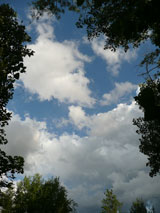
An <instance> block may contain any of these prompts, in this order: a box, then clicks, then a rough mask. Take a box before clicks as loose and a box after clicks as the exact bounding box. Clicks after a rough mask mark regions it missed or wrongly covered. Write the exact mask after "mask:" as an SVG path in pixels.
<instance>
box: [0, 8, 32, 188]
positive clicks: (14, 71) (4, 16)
mask: <svg viewBox="0 0 160 213" xmlns="http://www.w3.org/2000/svg"><path fill="white" fill-rule="evenodd" d="M0 26H1V27H0V145H4V144H6V143H7V142H8V141H7V139H6V134H5V130H4V127H5V126H6V125H8V121H9V120H10V118H11V113H10V112H8V110H7V108H6V106H7V104H8V101H9V100H10V99H12V97H13V93H14V82H15V81H16V80H17V79H19V76H20V73H23V72H25V70H26V67H25V66H24V64H23V58H24V57H25V56H31V55H33V51H31V50H29V49H28V48H27V46H26V44H25V43H26V42H29V41H30V37H29V36H28V34H27V33H26V32H25V27H24V26H23V25H21V24H19V22H18V20H17V15H16V13H15V11H14V10H13V9H12V8H11V7H10V6H9V5H8V4H0ZM23 164H24V160H23V158H22V157H20V156H14V157H13V156H9V155H7V153H5V152H4V151H3V150H2V149H0V179H1V181H0V187H3V186H7V185H8V181H5V180H4V179H3V178H2V177H3V176H7V177H8V178H11V179H12V178H14V173H15V172H17V173H21V172H23Z"/></svg>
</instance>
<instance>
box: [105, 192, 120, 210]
mask: <svg viewBox="0 0 160 213" xmlns="http://www.w3.org/2000/svg"><path fill="white" fill-rule="evenodd" d="M104 194H105V198H104V199H103V200H102V213H117V212H118V211H119V212H120V209H121V207H122V203H120V202H119V201H118V200H117V198H116V195H114V194H113V190H112V189H111V190H108V189H107V190H106V192H105V193H104Z"/></svg>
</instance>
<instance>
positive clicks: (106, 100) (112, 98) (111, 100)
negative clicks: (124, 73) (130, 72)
mask: <svg viewBox="0 0 160 213" xmlns="http://www.w3.org/2000/svg"><path fill="white" fill-rule="evenodd" d="M137 87H138V86H137V85H135V84H132V83H130V82H121V83H115V88H114V89H113V90H111V91H110V93H105V94H104V95H103V100H102V101H101V104H102V105H110V104H115V103H117V102H120V101H122V100H121V98H122V97H125V96H127V95H128V94H130V93H131V92H132V91H134V90H136V89H137Z"/></svg>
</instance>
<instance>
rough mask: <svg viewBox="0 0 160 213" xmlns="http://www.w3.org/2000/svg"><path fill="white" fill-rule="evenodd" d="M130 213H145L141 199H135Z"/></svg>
mask: <svg viewBox="0 0 160 213" xmlns="http://www.w3.org/2000/svg"><path fill="white" fill-rule="evenodd" d="M130 213H147V209H146V207H145V204H144V201H143V200H142V199H136V201H135V202H133V203H132V206H131V209H130Z"/></svg>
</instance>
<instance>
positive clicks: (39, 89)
mask: <svg viewBox="0 0 160 213" xmlns="http://www.w3.org/2000/svg"><path fill="white" fill-rule="evenodd" d="M34 27H35V29H36V31H37V33H38V38H37V40H36V41H35V43H34V44H32V45H29V46H28V47H29V48H31V49H32V50H34V51H35V54H34V56H33V57H31V58H26V59H25V65H26V66H27V72H26V74H25V75H23V76H22V78H21V80H22V81H23V84H24V87H25V88H27V89H28V90H29V91H30V92H31V93H34V94H38V96H39V99H40V100H42V101H43V100H51V99H52V98H56V99H58V100H59V101H60V102H68V103H78V104H79V105H83V106H88V107H91V106H92V105H93V104H94V103H95V100H94V98H92V97H91V91H90V89H89V87H88V86H89V83H90V80H89V79H88V78H87V77H85V70H84V64H85V63H88V62H90V61H91V59H90V58H89V57H88V56H87V55H84V54H82V53H81V52H80V51H79V50H78V42H75V41H67V40H65V41H63V42H61V43H60V42H58V41H57V40H56V37H55V34H54V29H53V27H52V26H51V23H50V22H49V21H46V20H45V19H44V18H43V19H42V20H41V21H40V22H38V23H36V24H35V25H34Z"/></svg>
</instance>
